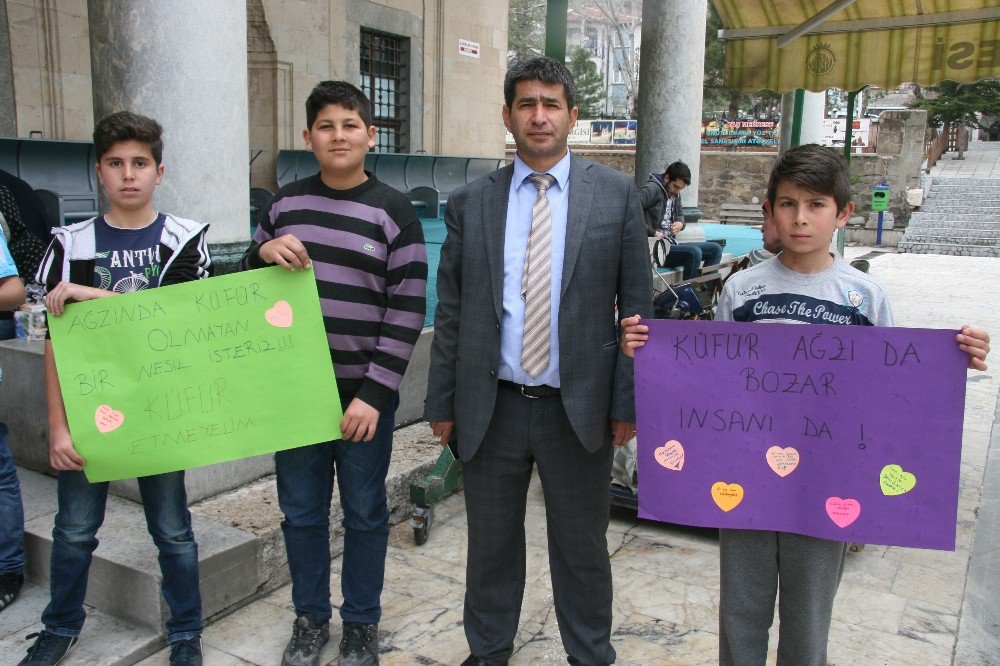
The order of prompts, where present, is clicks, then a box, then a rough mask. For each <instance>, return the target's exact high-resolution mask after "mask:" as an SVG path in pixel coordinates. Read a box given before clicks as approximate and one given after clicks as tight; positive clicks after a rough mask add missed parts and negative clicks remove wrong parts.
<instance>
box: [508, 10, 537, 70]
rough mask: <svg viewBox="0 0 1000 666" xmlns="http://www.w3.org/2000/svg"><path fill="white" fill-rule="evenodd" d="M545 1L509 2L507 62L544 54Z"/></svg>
mask: <svg viewBox="0 0 1000 666" xmlns="http://www.w3.org/2000/svg"><path fill="white" fill-rule="evenodd" d="M545 7H546V2H545V0H510V10H509V13H508V16H507V57H508V59H509V60H516V59H518V58H527V57H531V56H538V55H542V54H543V53H544V52H545Z"/></svg>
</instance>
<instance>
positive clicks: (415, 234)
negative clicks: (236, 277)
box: [240, 173, 427, 411]
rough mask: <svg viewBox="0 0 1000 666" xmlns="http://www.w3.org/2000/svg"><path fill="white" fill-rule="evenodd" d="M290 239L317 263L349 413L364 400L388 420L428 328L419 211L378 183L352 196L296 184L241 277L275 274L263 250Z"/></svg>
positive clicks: (276, 204)
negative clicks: (259, 271)
mask: <svg viewBox="0 0 1000 666" xmlns="http://www.w3.org/2000/svg"><path fill="white" fill-rule="evenodd" d="M285 234H292V235H293V236H295V237H296V238H298V239H299V240H300V241H302V244H303V245H305V248H306V252H308V253H309V258H310V259H311V260H312V264H313V270H314V271H315V272H316V283H317V286H318V287H319V299H320V305H321V307H322V310H323V321H324V323H325V324H326V337H327V340H328V342H329V343H330V354H331V356H332V357H333V369H334V373H335V374H336V375H337V386H338V388H339V389H340V396H341V401H342V403H343V405H344V408H345V409H346V408H347V405H348V404H350V402H351V400H352V399H353V398H354V397H358V398H360V399H361V400H363V401H365V402H366V403H368V404H369V405H371V406H372V407H374V408H376V409H378V410H379V411H382V410H383V409H384V408H385V406H386V405H387V404H388V402H389V400H390V398H391V397H392V395H393V393H394V392H395V391H396V390H397V389H398V388H399V384H400V382H401V381H402V380H403V373H404V372H405V371H406V366H407V364H408V363H409V361H410V355H411V354H412V353H413V345H414V344H416V341H417V337H418V336H419V335H420V330H421V328H422V327H423V323H424V309H425V307H426V298H427V296H426V288H427V250H426V248H425V247H424V233H423V229H422V228H421V226H420V220H419V219H418V218H417V214H416V212H415V211H414V210H413V206H411V205H410V202H409V200H408V199H407V198H406V197H404V196H403V195H402V194H400V193H399V192H397V191H396V190H394V189H392V188H391V187H389V186H388V185H386V184H384V183H381V182H379V181H378V180H377V179H376V178H375V176H374V175H373V174H371V173H368V180H366V181H365V182H364V183H362V184H361V185H358V186H357V187H354V188H352V189H349V190H334V189H331V188H329V187H327V186H326V185H324V184H323V182H322V181H321V180H320V177H319V175H318V174H317V175H316V176H311V177H309V178H305V179H303V180H299V181H296V182H294V183H290V184H288V185H286V186H285V187H283V188H281V189H280V190H278V193H277V194H275V195H274V198H273V199H271V203H270V204H268V206H267V208H266V209H265V210H264V211H263V212H262V213H261V215H260V218H259V224H258V226H257V232H256V233H255V234H254V237H253V243H252V244H251V245H250V247H249V248H248V249H247V251H246V254H244V255H243V259H242V260H240V270H246V269H250V268H262V267H263V266H265V264H264V262H262V261H261V259H260V246H261V245H263V244H264V243H266V242H267V241H269V240H271V239H272V238H275V237H277V236H282V235H285Z"/></svg>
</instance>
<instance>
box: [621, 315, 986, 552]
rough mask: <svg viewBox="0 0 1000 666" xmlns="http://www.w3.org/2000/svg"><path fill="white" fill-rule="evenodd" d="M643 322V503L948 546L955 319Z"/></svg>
mask: <svg viewBox="0 0 1000 666" xmlns="http://www.w3.org/2000/svg"><path fill="white" fill-rule="evenodd" d="M646 323H647V324H648V325H649V327H650V332H649V341H648V342H647V343H646V346H645V347H644V348H642V349H640V350H639V352H638V353H637V355H636V363H635V394H636V412H637V417H638V424H637V432H638V442H639V446H638V456H639V465H638V468H639V515H640V516H641V517H643V518H651V519H653V520H659V521H663V522H668V523H679V524H682V525H697V526H702V527H724V528H736V529H756V530H775V531H782V532H794V533H797V534H805V535H809V536H814V537H819V538H823V539H833V540H836V541H853V542H858V543H873V544H886V545H894V546H912V547H917V548H934V549H939V550H954V548H955V526H956V515H957V510H958V489H959V464H960V461H961V452H962V422H963V415H964V402H965V378H966V363H967V359H968V357H967V356H966V355H965V354H964V353H963V352H962V351H960V350H959V348H958V344H957V343H956V342H955V334H956V331H947V330H927V329H906V328H877V327H862V326H831V325H808V326H801V325H786V324H767V325H761V324H747V323H728V322H702V321H669V320H656V321H648V322H646Z"/></svg>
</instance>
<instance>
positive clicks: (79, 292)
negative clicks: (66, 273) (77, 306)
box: [45, 282, 108, 317]
mask: <svg viewBox="0 0 1000 666" xmlns="http://www.w3.org/2000/svg"><path fill="white" fill-rule="evenodd" d="M106 295H108V292H105V291H104V290H103V289H96V288H94V287H84V286H83V285H79V284H73V283H72V282H60V283H59V284H57V285H56V286H55V287H54V288H53V289H52V291H50V292H49V293H47V294H46V295H45V309H46V310H48V311H49V314H52V315H55V316H56V317H58V316H59V315H61V314H62V313H63V311H65V310H66V302H67V301H74V302H77V303H78V302H80V301H89V300H91V299H94V298H100V297H102V296H106Z"/></svg>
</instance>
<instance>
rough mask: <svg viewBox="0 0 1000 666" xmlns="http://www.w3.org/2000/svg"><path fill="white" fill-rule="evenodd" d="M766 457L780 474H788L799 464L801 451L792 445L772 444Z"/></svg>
mask: <svg viewBox="0 0 1000 666" xmlns="http://www.w3.org/2000/svg"><path fill="white" fill-rule="evenodd" d="M764 457H765V458H767V464H768V465H770V467H771V469H773V470H774V473H775V474H777V475H778V476H782V477H784V476H788V475H789V474H791V473H792V472H793V471H795V468H796V467H798V466H799V452H798V451H796V450H795V449H794V448H792V447H790V446H786V447H785V448H781V447H780V446H772V447H771V448H769V449H768V450H767V454H766V455H765V456H764Z"/></svg>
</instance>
